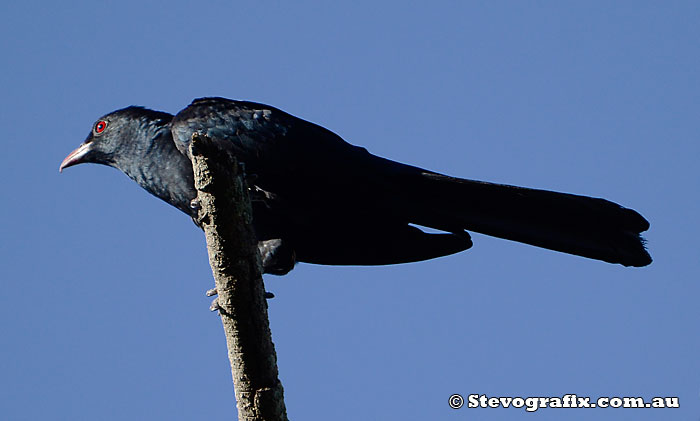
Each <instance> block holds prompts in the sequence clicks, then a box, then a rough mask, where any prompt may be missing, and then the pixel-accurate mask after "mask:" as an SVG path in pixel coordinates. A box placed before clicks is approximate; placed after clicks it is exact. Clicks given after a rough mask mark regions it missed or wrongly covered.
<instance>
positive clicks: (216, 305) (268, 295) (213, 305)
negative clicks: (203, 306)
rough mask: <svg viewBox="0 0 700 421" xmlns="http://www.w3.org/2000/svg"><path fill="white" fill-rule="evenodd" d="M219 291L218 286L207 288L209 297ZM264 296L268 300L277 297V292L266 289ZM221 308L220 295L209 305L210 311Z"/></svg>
mask: <svg viewBox="0 0 700 421" xmlns="http://www.w3.org/2000/svg"><path fill="white" fill-rule="evenodd" d="M217 294H218V291H217V290H216V288H212V289H208V290H207V297H213V296H214V295H217ZM263 297H265V299H266V300H269V299H272V298H275V294H273V293H271V292H268V291H265V293H264V294H263ZM220 309H221V305H220V304H219V297H216V298H214V299H213V300H212V301H211V304H210V305H209V311H218V310H220Z"/></svg>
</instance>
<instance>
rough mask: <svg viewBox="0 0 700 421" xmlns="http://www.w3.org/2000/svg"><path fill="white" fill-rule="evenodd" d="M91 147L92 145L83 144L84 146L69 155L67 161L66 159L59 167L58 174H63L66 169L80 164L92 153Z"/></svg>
mask: <svg viewBox="0 0 700 421" xmlns="http://www.w3.org/2000/svg"><path fill="white" fill-rule="evenodd" d="M90 145H91V144H90V143H83V144H82V145H80V146H78V148H77V149H76V150H74V151H73V152H71V153H70V154H68V156H67V157H66V159H64V160H63V162H61V166H60V167H58V172H63V169H64V168H68V167H72V166H73V165H77V164H80V163H81V162H82V158H83V157H84V156H85V154H87V153H88V152H90Z"/></svg>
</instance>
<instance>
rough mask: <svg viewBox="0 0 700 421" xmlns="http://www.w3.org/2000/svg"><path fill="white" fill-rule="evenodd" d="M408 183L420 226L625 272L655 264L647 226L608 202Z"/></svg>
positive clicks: (425, 175) (429, 181)
mask: <svg viewBox="0 0 700 421" xmlns="http://www.w3.org/2000/svg"><path fill="white" fill-rule="evenodd" d="M415 177H419V179H418V180H417V179H416V178H415ZM409 178H410V179H411V181H410V182H407V183H406V184H405V185H406V186H411V191H410V192H408V191H406V192H405V193H407V194H410V195H411V197H413V200H415V198H416V197H419V198H420V199H418V200H420V202H421V205H419V206H417V207H412V208H413V209H416V211H417V212H416V213H415V215H413V217H414V219H415V221H414V222H415V223H417V224H420V225H425V226H429V227H433V228H438V229H443V230H447V231H452V232H457V231H461V230H471V231H475V232H479V233H482V234H486V235H490V236H494V237H499V238H504V239H508V240H513V241H518V242H521V243H526V244H531V245H534V246H538V247H544V248H547V249H551V250H557V251H561V252H564V253H570V254H575V255H578V256H583V257H588V258H592V259H597V260H603V261H606V262H610V263H620V264H622V265H625V266H646V265H648V264H649V263H651V256H650V255H649V253H648V252H647V250H646V248H645V241H644V239H643V238H642V237H641V236H640V233H641V232H643V231H646V230H647V229H648V228H649V223H648V222H647V220H646V219H644V217H642V216H641V215H640V214H639V213H637V212H635V211H634V210H632V209H627V208H624V207H622V206H620V205H618V204H616V203H613V202H610V201H608V200H605V199H599V198H592V197H586V196H578V195H573V194H567V193H557V192H551V191H546V190H536V189H528V188H523V187H515V186H509V185H503V184H494V183H486V182H480V181H472V180H464V179H460V178H455V177H449V176H445V175H441V174H436V173H431V172H426V171H422V172H421V173H420V174H416V173H413V174H412V175H411V176H410V177H409ZM407 181H408V180H407ZM416 186H420V187H418V188H416Z"/></svg>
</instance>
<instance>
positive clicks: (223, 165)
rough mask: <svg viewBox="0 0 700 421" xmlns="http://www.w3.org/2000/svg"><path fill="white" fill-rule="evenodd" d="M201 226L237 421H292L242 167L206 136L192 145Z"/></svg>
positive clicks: (193, 141)
mask: <svg viewBox="0 0 700 421" xmlns="http://www.w3.org/2000/svg"><path fill="white" fill-rule="evenodd" d="M190 154H191V156H192V167H193V169H194V178H195V188H196V189H197V200H198V201H199V205H200V206H201V207H200V210H199V215H198V217H199V218H198V219H199V221H198V222H199V224H200V225H201V226H202V228H203V229H204V233H205V235H206V240H207V251H208V252H209V264H210V265H211V269H212V272H213V274H214V279H215V281H216V289H217V291H218V294H219V297H218V302H219V314H220V315H221V322H222V323H223V325H224V332H225V334H226V344H227V346H228V357H229V361H230V362H231V373H232V375H233V385H234V389H235V394H236V402H237V407H238V419H239V420H241V421H243V420H245V421H248V420H266V421H267V420H276V421H278V420H280V421H281V420H283V421H286V420H287V412H286V409H285V405H284V393H283V389H282V383H280V381H279V379H278V378H277V375H278V372H277V355H276V354H275V347H274V344H273V343H272V337H271V334H270V323H269V320H268V317H267V301H266V300H265V298H264V296H263V294H264V292H265V287H264V285H263V280H262V270H261V264H260V254H259V252H258V247H257V240H256V237H255V233H254V231H253V227H252V209H251V205H250V198H249V197H248V188H247V185H246V183H245V181H244V179H243V177H242V174H241V170H240V165H239V164H238V163H237V162H236V161H235V159H234V158H231V157H228V156H227V155H226V154H225V153H223V152H221V151H218V150H217V148H216V146H215V142H212V141H211V139H209V138H208V137H207V136H204V135H199V134H196V133H195V134H194V135H193V136H192V143H191V145H190Z"/></svg>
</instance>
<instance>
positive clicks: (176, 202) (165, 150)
mask: <svg viewBox="0 0 700 421" xmlns="http://www.w3.org/2000/svg"><path fill="white" fill-rule="evenodd" d="M135 152H137V153H138V154H139V155H140V157H139V159H137V160H134V161H131V163H129V164H128V165H125V166H122V165H119V167H120V168H119V169H121V170H122V171H123V172H124V173H125V174H126V175H128V176H129V177H130V178H131V179H132V180H134V181H136V182H137V183H138V184H139V185H140V186H141V187H143V188H144V189H146V190H147V191H148V192H149V193H151V194H153V195H154V196H156V197H158V198H160V199H162V200H164V201H166V202H168V203H169V204H171V205H173V206H175V207H176V208H178V209H180V210H181V211H183V212H185V213H186V214H188V215H192V209H191V207H190V202H191V201H192V199H194V198H196V197H197V191H196V190H195V188H194V176H193V174H192V164H191V162H190V160H189V159H188V158H187V157H185V156H184V155H182V154H181V153H180V152H179V151H178V150H177V149H176V147H175V143H173V139H172V135H171V133H170V130H169V128H168V127H167V126H166V127H164V128H162V129H160V130H157V131H156V132H155V133H152V140H151V142H150V143H149V145H148V147H147V148H145V149H144V150H140V151H135Z"/></svg>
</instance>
